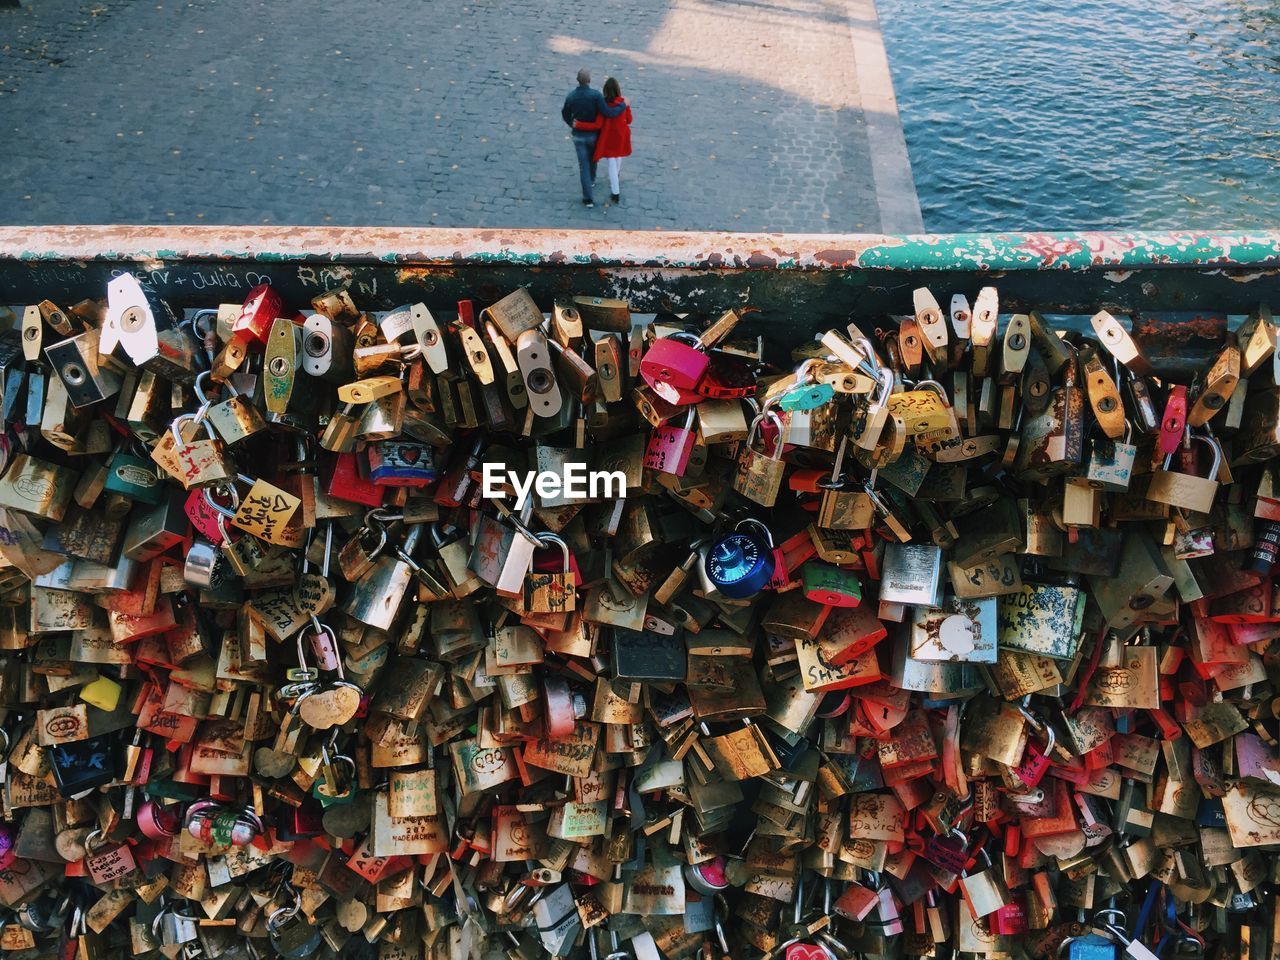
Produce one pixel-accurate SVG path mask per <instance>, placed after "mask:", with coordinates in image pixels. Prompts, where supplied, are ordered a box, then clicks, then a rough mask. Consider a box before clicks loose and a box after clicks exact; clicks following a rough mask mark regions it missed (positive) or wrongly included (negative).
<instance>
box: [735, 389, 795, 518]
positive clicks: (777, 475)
mask: <svg viewBox="0 0 1280 960" xmlns="http://www.w3.org/2000/svg"><path fill="white" fill-rule="evenodd" d="M766 421H767V422H769V423H772V424H773V426H774V427H775V428H776V429H777V431H778V435H777V440H776V441H775V443H774V449H773V453H771V454H765V453H763V452H762V451H760V450H757V449H756V447H755V442H756V437H757V436H758V435H760V434H761V433H763V431H762V430H761V424H762V423H764V422H766ZM782 446H783V444H782V419H781V418H780V417H779V416H778V415H777V414H776V413H774V412H773V411H772V410H770V409H768V408H767V407H766V408H765V409H764V410H762V411H761V412H760V414H759V415H758V416H757V417H756V418H755V419H754V420H752V421H751V427H750V429H749V430H748V432H747V441H746V444H745V445H744V446H743V449H742V452H741V453H740V454H739V456H738V469H737V472H736V474H735V475H734V479H733V489H734V490H736V491H738V493H740V494H742V495H743V496H744V497H746V498H747V499H748V500H754V501H755V502H756V503H758V504H760V506H762V507H772V506H773V505H774V504H775V503H776V502H777V500H778V493H779V492H780V491H781V490H782V480H783V475H784V474H785V473H786V464H784V463H783V462H782Z"/></svg>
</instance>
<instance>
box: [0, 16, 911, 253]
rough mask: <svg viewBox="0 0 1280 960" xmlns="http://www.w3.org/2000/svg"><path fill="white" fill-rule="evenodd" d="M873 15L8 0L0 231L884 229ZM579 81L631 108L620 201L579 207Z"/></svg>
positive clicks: (881, 116)
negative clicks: (574, 103) (567, 107)
mask: <svg viewBox="0 0 1280 960" xmlns="http://www.w3.org/2000/svg"><path fill="white" fill-rule="evenodd" d="M868 5H869V0H596V2H593V3H590V4H580V3H572V2H567V0H560V2H550V0H502V2H496V0H495V2H470V3H463V4H455V3H446V2H444V0H426V2H423V0H363V2H351V0H347V2H341V3H340V2H335V0H23V7H22V8H21V9H16V10H15V9H0V135H2V136H3V140H4V160H3V169H4V173H3V175H0V223H9V224H21V223H112V222H116V223H220V224H241V223H244V224H259V223H270V224H281V223H294V224H338V225H344V224H368V225H439V226H521V227H550V226H555V227H609V228H627V229H659V228H662V229H676V228H683V229H729V230H752V231H756V230H787V231H802V232H803V231H810V232H836V231H878V230H880V229H881V227H882V224H881V215H880V204H878V203H877V192H876V188H877V180H878V179H879V180H880V181H881V183H882V189H883V181H884V176H883V171H881V174H880V175H879V176H877V173H876V171H873V168H872V163H871V156H872V150H871V146H870V144H869V142H868V127H869V126H870V127H871V128H872V130H873V133H874V131H875V130H877V129H878V127H883V126H884V125H885V120H886V115H885V113H884V112H883V110H881V111H880V112H879V113H877V114H876V115H875V116H873V117H872V123H871V124H870V125H869V124H868V122H867V117H866V116H864V111H863V107H862V91H861V89H860V83H864V84H865V83H866V82H867V81H866V76H865V71H860V70H859V64H858V63H855V61H854V50H855V46H856V44H855V39H856V38H861V40H862V41H863V42H864V43H865V41H866V39H867V37H868V36H870V37H871V38H872V40H873V41H874V42H875V43H878V31H877V30H875V29H874V27H875V23H874V6H873V5H871V7H870V9H871V11H872V12H871V14H870V15H869V16H867V15H866V7H867V6H868ZM860 11H861V12H860ZM864 59H867V60H868V61H870V60H872V59H873V58H864ZM583 65H585V66H587V67H589V68H590V69H591V70H592V72H593V74H594V78H595V85H596V86H599V85H600V84H601V83H603V81H604V78H605V77H606V76H608V75H613V76H616V77H618V78H619V81H620V82H621V85H622V90H623V93H624V94H625V95H627V96H628V97H629V99H630V100H631V101H632V103H633V107H634V112H635V124H634V128H633V139H634V144H635V149H636V154H635V156H633V157H632V158H630V159H628V160H627V161H626V162H625V164H624V168H623V191H622V194H623V201H624V202H623V205H622V206H621V207H614V206H611V205H608V203H607V201H608V184H607V180H606V178H605V177H604V171H603V168H602V169H601V176H600V181H599V183H598V185H597V188H596V191H597V192H596V195H597V207H596V208H595V209H594V210H585V209H583V208H582V206H581V204H580V202H579V197H578V186H577V171H576V167H575V164H574V159H573V149H572V145H571V143H570V141H569V138H568V131H567V128H566V127H565V126H564V124H563V123H562V121H561V119H560V105H561V102H562V100H563V97H564V95H565V93H567V92H568V90H569V89H570V87H571V86H572V85H573V78H574V74H575V72H576V71H577V69H578V67H579V66H583ZM885 74H886V76H885V81H886V82H887V71H885ZM880 83H881V80H880V75H879V72H877V74H876V76H875V78H874V79H873V80H872V81H871V85H873V86H879V85H880ZM868 92H869V94H871V96H869V98H868V102H873V103H876V104H877V105H878V106H882V105H883V102H884V99H883V90H875V91H868ZM889 102H890V104H891V103H892V101H891V99H890V101H889ZM890 112H892V111H890ZM887 119H888V121H889V126H890V127H892V128H896V126H897V124H896V115H891V116H888V118H887ZM897 135H898V137H899V138H900V136H901V134H900V132H899V133H898V134H897ZM900 172H901V171H899V173H900ZM891 173H892V171H891ZM899 179H901V177H899ZM907 183H908V184H909V172H908V173H907ZM910 199H911V201H912V202H914V193H912V194H911V198H910ZM886 226H888V227H889V228H890V229H893V228H894V225H893V224H886ZM897 228H898V229H901V226H899V227H897Z"/></svg>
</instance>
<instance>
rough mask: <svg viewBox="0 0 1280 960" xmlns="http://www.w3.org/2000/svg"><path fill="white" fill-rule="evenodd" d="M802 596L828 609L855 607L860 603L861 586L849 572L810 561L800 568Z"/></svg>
mask: <svg viewBox="0 0 1280 960" xmlns="http://www.w3.org/2000/svg"><path fill="white" fill-rule="evenodd" d="M800 580H801V583H802V584H803V586H802V588H801V589H803V590H804V595H805V596H806V597H807V598H808V599H810V600H812V601H813V602H814V603H821V604H824V605H826V606H828V607H856V606H857V605H858V604H860V603H861V602H862V584H861V583H860V582H859V581H858V578H857V576H856V575H855V574H854V573H853V572H852V571H849V570H843V569H841V568H840V567H837V566H835V565H834V564H828V563H821V562H819V561H816V560H810V561H809V562H808V563H806V564H805V565H804V566H802V567H801V568H800Z"/></svg>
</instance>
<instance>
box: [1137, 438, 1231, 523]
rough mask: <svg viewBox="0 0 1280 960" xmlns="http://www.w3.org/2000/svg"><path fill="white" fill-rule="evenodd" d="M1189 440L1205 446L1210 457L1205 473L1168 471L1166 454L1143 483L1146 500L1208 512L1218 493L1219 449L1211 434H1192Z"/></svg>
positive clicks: (1168, 461)
mask: <svg viewBox="0 0 1280 960" xmlns="http://www.w3.org/2000/svg"><path fill="white" fill-rule="evenodd" d="M1191 439H1192V440H1193V441H1195V440H1198V441H1200V442H1201V443H1203V444H1206V445H1207V446H1208V447H1209V452H1210V455H1211V456H1212V457H1213V459H1212V461H1211V462H1210V465H1209V475H1208V476H1207V477H1197V476H1195V475H1194V474H1189V473H1178V472H1176V471H1173V470H1170V469H1169V464H1170V462H1171V461H1172V459H1173V454H1169V455H1168V456H1166V457H1165V458H1164V464H1163V466H1162V467H1161V468H1160V469H1159V470H1152V471H1151V478H1150V480H1148V482H1147V499H1148V500H1154V501H1155V502H1156V503H1166V504H1168V505H1169V506H1172V507H1179V508H1181V509H1183V510H1191V511H1194V512H1195V513H1208V512H1209V511H1210V510H1212V509H1213V499H1214V497H1215V496H1217V493H1218V470H1219V468H1220V467H1221V466H1222V449H1221V447H1219V446H1218V442H1217V441H1216V440H1215V439H1213V438H1212V437H1207V436H1203V435H1200V434H1193V435H1192V437H1191Z"/></svg>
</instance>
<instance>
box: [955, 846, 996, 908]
mask: <svg viewBox="0 0 1280 960" xmlns="http://www.w3.org/2000/svg"><path fill="white" fill-rule="evenodd" d="M978 855H979V857H980V858H981V860H982V862H983V864H984V865H985V869H983V870H980V871H979V872H978V873H975V874H970V873H969V872H968V871H965V872H964V873H962V874H961V875H960V892H961V893H962V894H963V895H964V902H965V905H966V906H967V907H968V908H969V914H970V915H971V916H972V917H974V918H975V919H981V918H982V917H986V916H989V915H991V914H993V913H995V912H996V911H997V910H999V909H1000V908H1001V907H1003V906H1004V905H1005V903H1006V902H1007V895H1006V893H1005V890H1004V886H1003V884H1001V883H1000V879H999V877H998V875H997V874H996V872H995V870H994V869H993V868H992V866H991V857H990V855H989V854H988V853H987V851H986V848H985V847H983V848H982V849H980V850H979V851H978Z"/></svg>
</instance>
